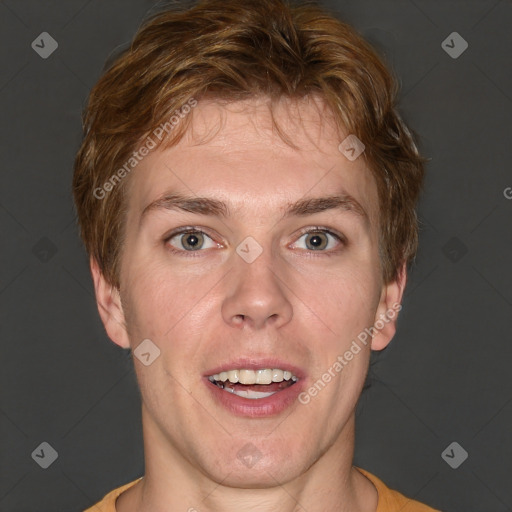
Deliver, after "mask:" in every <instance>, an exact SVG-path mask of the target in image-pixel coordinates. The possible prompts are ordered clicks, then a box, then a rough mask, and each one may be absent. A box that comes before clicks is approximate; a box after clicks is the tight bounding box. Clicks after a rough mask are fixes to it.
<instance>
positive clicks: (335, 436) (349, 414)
mask: <svg viewBox="0 0 512 512" xmlns="http://www.w3.org/2000/svg"><path fill="white" fill-rule="evenodd" d="M189 115H193V123H192V126H191V128H190V129H189V130H188V131H187V133H186V135H185V137H184V138H183V139H182V140H181V141H180V143H179V144H178V145H175V146H173V147H171V148H168V149H166V150H163V151H162V150H155V151H153V152H151V153H150V154H149V155H148V156H147V157H145V158H144V160H143V161H142V162H141V163H140V164H139V166H138V167H137V169H136V171H134V172H133V173H132V175H130V176H129V180H130V182H129V194H128V197H129V202H128V213H127V224H126V239H125V244H124V247H123V253H122V259H121V273H120V282H121V286H120V290H117V289H115V288H113V287H112V286H111V285H110V284H109V283H108V282H106V281H105V279H104V278H103V276H102V274H101V273H100V271H99V270H98V266H97V265H96V263H95V262H94V260H93V261H91V269H92V274H93V278H94V284H95V289H96V296H97V301H98V309H99V312H100V315H101V317H102V320H103V323H104V325H105V328H106V330H107V333H108V335H109V337H110V338H111V339H112V340H113V341H114V342H115V343H117V344H118V345H120V346H121V347H124V348H129V347H131V348H132V349H133V350H134V349H135V348H136V347H137V346H138V345H139V343H140V342H141V341H142V340H144V339H147V338H149V339H151V340H152V341H153V342H154V343H155V344H156V345H157V346H158V347H159V349H160V351H161V354H160V357H158V358H157V359H156V360H155V361H154V362H153V363H152V364H151V365H149V366H144V365H143V364H141V363H140V361H138V360H137V359H135V360H134V364H135V370H136V373H137V378H138V382H139V386H140V389H141V394H142V399H143V405H142V418H143V430H144V450H145V458H146V459H145V460H146V473H145V477H144V479H143V480H141V482H140V483H138V484H137V485H135V486H134V487H132V488H131V489H130V490H129V491H127V492H125V493H123V494H122V495H121V496H120V498H119V499H118V500H117V504H116V507H117V510H118V511H119V512H129V511H135V510H137V511H139V512H142V511H144V512H145V511H152V512H160V511H162V512H163V511H164V510H165V511H169V510H183V511H186V510H189V512H192V511H193V510H197V511H200V512H204V511H211V512H217V511H223V512H234V511H236V512H242V511H249V510H258V511H269V512H270V511H275V510H279V511H282V512H292V511H295V510H303V509H305V510H307V511H308V512H320V511H325V510H339V511H348V510H350V511H352V512H354V511H361V512H362V511H365V512H368V511H374V510H375V509H376V506H377V493H376V490H375V488H374V487H373V484H371V482H370V481H369V480H367V479H366V478H365V477H364V476H362V475H361V474H360V473H359V472H358V471H357V470H355V469H354V468H353V467H352V460H353V449H354V417H355V406H356V404H357V400H358V398H359V395H360V393H361V390H362V387H363V385H364V380H365V376H366V373H367V369H368V363H369V356H370V343H368V345H367V346H366V347H365V346H363V345H361V346H362V350H361V351H360V352H359V353H358V354H357V355H355V356H354V358H353V359H352V360H351V361H350V363H349V364H348V365H347V366H346V367H345V368H344V369H343V370H342V371H341V372H340V373H338V374H336V377H334V378H332V380H331V382H329V383H328V384H327V385H326V386H325V388H324V389H322V390H321V391H320V392H319V393H318V394H317V396H315V397H313V398H311V401H310V402H309V403H308V404H307V405H303V404H301V403H299V402H298V401H296V402H294V403H293V404H292V405H291V406H290V407H288V408H287V409H286V410H285V411H283V412H282V413H279V414H277V415H273V416H269V417H265V418H248V417H242V416H237V415H234V414H232V413H230V412H228V411H227V410H226V409H225V408H223V407H221V406H220V405H218V403H217V402H216V401H215V400H214V399H213V398H212V396H211V394H210V393H209V392H208V389H207V388H206V386H207V385H209V384H206V383H205V381H204V375H206V373H207V371H208V370H211V369H212V368H215V367H216V366H219V365H221V364H222V363H224V362H226V361H230V360H232V359H234V358H236V357H250V358H259V357H260V358H261V357H277V358H279V359H281V360H283V361H287V362H289V363H291V364H294V365H296V366H298V367H299V368H301V369H302V370H303V371H304V372H305V379H304V381H305V382H303V384H305V386H304V388H305V389H308V388H309V387H310V386H311V385H312V384H313V383H314V382H315V381H317V380H318V379H319V378H320V377H321V375H322V374H323V373H324V372H325V371H327V370H328V368H330V367H332V365H333V363H334V362H335V361H336V360H337V357H338V355H340V354H344V353H345V351H346V350H348V349H349V348H350V346H351V343H352V341H353V340H354V339H356V337H357V335H358V334H359V333H361V332H362V331H363V330H364V328H367V327H370V326H372V325H374V323H375V322H376V320H378V319H379V315H383V314H385V313H386V311H388V310H389V309H390V308H392V306H393V304H396V303H400V301H401V298H402V292H403V287H404V285H405V268H402V270H401V274H400V276H401V277H400V279H399V282H392V283H388V284H385V283H383V281H382V277H381V266H380V261H379V252H378V217H377V215H378V198H377V189H376V186H375V183H374V180H373V177H372V176H371V173H370V171H369V170H368V169H367V168H366V164H365V160H364V156H361V157H359V158H357V159H356V160H355V161H353V162H352V161H349V160H348V159H347V158H346V157H345V156H344V155H343V154H342V153H341V152H340V151H339V150H338V145H339V143H340V142H341V141H342V140H343V139H344V138H345V137H346V136H347V135H348V133H344V134H343V133H342V134H340V133H338V132H337V130H336V128H335V126H334V124H333V122H332V121H330V117H329V113H328V112H326V111H325V108H324V106H323V104H322V102H321V100H319V99H314V98H312V97H310V98H308V99H307V100H303V101H301V102H290V101H284V100H283V101H282V102H281V103H280V104H279V105H278V106H277V108H276V109H275V111H274V116H275V118H276V119H277V120H278V122H279V125H280V126H281V127H282V128H283V130H284V132H285V133H286V134H287V135H288V136H289V137H290V138H291V140H292V141H293V142H294V143H295V144H296V146H297V147H298V149H294V148H292V147H290V146H288V145H287V144H285V143H284V142H283V141H282V140H281V138H280V137H279V135H278V134H277V133H276V132H275V130H272V125H271V117H270V113H269V110H268V107H267V105H266V100H265V99H264V98H259V99H252V100H244V101H241V102H237V103H233V104H231V105H228V106H226V105H221V104H219V103H216V102H214V101H212V100H208V101H202V102H199V104H198V106H197V107H196V108H195V109H194V110H193V111H192V113H191V114H189ZM171 192H172V193H182V194H186V195H190V196H194V197H195V196H202V197H209V198H216V199H219V200H221V201H224V202H226V203H227V205H228V206H229V209H230V210H231V216H229V217H226V218H222V217H215V216H209V215H204V214H196V213H190V212H183V211H177V210H171V209H163V208H161V209H150V211H149V212H147V213H146V214H145V215H144V218H143V220H142V221H141V213H142V211H143V210H144V208H145V207H146V206H147V205H149V204H150V203H151V202H153V201H155V200H157V199H159V198H161V197H162V196H164V195H165V194H168V193H171ZM340 192H343V193H345V194H350V195H351V196H352V197H354V198H355V199H356V200H357V201H358V202H359V203H360V204H361V206H362V207H363V208H364V210H365V211H366V214H367V217H364V216H361V215H358V214H357V213H355V212H354V211H347V210H341V209H330V210H326V211H322V212H319V213H315V214H313V215H307V216H292V217H290V218H284V219H283V218H282V215H283V211H284V208H286V206H287V205H288V204H289V203H293V202H294V201H297V200H299V199H303V198H305V197H323V196H330V195H333V194H335V193H340ZM183 226H185V227H188V226H192V227H195V228H197V229H201V230H203V231H204V232H205V233H206V234H207V235H208V236H209V237H210V238H208V236H205V237H204V245H203V247H204V248H201V249H199V250H197V249H196V250H195V251H186V250H185V248H184V247H186V245H185V246H184V245H182V243H181V242H183V243H185V244H186V241H187V240H186V237H187V236H189V235H182V236H179V235H177V236H175V237H174V238H172V240H170V241H166V238H167V237H168V236H169V235H170V234H171V232H172V231H173V230H175V229H177V228H180V227H183ZM315 226H319V227H322V228H326V229H329V230H332V231H334V232H339V233H341V234H343V236H344V237H345V239H346V242H339V241H337V240H336V238H334V237H333V236H332V235H326V234H319V233H318V230H316V228H315ZM304 228H309V229H311V230H312V231H314V234H317V235H318V236H320V238H321V241H322V242H323V244H322V245H323V246H325V248H323V249H314V248H313V249H312V248H311V244H309V245H307V241H308V240H311V237H313V236H314V234H313V235H304V234H302V233H301V230H302V229H304ZM196 236H197V234H196ZM248 236H250V237H252V238H254V239H255V240H256V241H257V242H258V244H259V245H260V246H261V248H262V253H261V255H260V256H259V257H258V258H256V260H255V261H253V262H252V263H247V262H246V261H244V259H242V258H241V257H240V256H239V254H238V253H237V252H236V248H237V246H238V245H239V244H240V243H241V242H242V241H243V240H244V239H245V238H246V237H248ZM308 237H309V238H308ZM326 244H328V245H326ZM171 249H175V250H176V251H180V249H181V252H177V253H173V252H171ZM328 254H330V256H329V255H328ZM242 315H243V316H242ZM381 318H382V317H381ZM395 322H396V316H395V318H394V319H393V320H390V321H388V322H386V323H385V325H384V327H383V328H382V329H381V330H380V331H379V332H378V334H377V335H376V336H375V337H374V338H373V339H372V340H371V349H373V350H381V349H383V348H384V347H385V346H386V345H387V344H388V343H389V341H390V340H391V338H392V337H393V335H394V333H395ZM248 443H251V446H254V447H255V448H256V449H257V450H258V451H259V453H260V458H259V460H258V461H257V463H256V464H254V466H252V467H247V466H246V465H245V464H243V462H242V461H241V460H240V458H239V457H237V454H238V452H239V450H241V449H242V448H243V447H244V446H245V445H247V444H248ZM301 507H303V509H302V508H301Z"/></svg>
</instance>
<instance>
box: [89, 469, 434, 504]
mask: <svg viewBox="0 0 512 512" xmlns="http://www.w3.org/2000/svg"><path fill="white" fill-rule="evenodd" d="M356 469H358V470H359V471H360V472H361V473H362V474H363V475H364V476H366V478H368V480H370V481H371V482H372V483H373V485H374V486H375V488H376V489H377V493H378V494H379V501H378V503H377V510H376V511H375V512H440V511H439V510H436V509H433V508H431V507H428V506H427V505H423V504H422V503H420V502H419V501H414V500H411V499H409V498H406V497H405V496H404V495H403V494H400V493H399V492H398V491H393V490H392V489H390V488H389V487H387V486H386V484H385V483H384V482H383V481H382V480H380V479H379V478H377V477H376V476H375V475H372V474H371V473H369V472H368V471H365V470H364V469H361V468H356ZM141 478H142V477H141ZM139 480H140V478H138V479H137V480H134V481H133V482H130V483H128V484H125V485H122V486H121V487H118V488H117V489H114V490H113V491H110V492H109V493H108V494H107V495H106V496H105V497H104V498H103V499H102V500H101V501H100V502H99V503H97V504H96V505H94V506H93V507H91V508H88V509H87V510H86V511H85V512H116V505H115V503H116V499H117V497H118V496H119V495H120V494H121V493H122V492H123V491H125V490H126V489H128V488H129V487H131V486H132V485H135V484H136V483H137V482H138V481H139Z"/></svg>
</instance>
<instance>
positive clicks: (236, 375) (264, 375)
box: [208, 368, 298, 384]
mask: <svg viewBox="0 0 512 512" xmlns="http://www.w3.org/2000/svg"><path fill="white" fill-rule="evenodd" d="M208 378H209V380H210V381H212V382H215V381H221V382H226V381H227V380H229V382H231V383H232V384H236V383H237V382H239V383H240V384H270V383H271V382H282V381H283V380H290V379H292V380H293V381H294V382H295V381H296V380H298V379H297V377H296V376H295V375H293V374H292V372H289V371H287V370H280V369H279V368H274V369H265V370H246V369H242V370H229V371H227V372H220V373H216V374H215V375H211V376H210V377H208Z"/></svg>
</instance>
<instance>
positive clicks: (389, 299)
mask: <svg viewBox="0 0 512 512" xmlns="http://www.w3.org/2000/svg"><path fill="white" fill-rule="evenodd" d="M406 281H407V263H404V264H403V265H402V267H401V269H400V271H399V272H398V275H397V278H396V280H395V281H392V282H390V283H388V284H385V285H384V286H383V287H382V293H381V297H380V302H379V305H378V307H377V312H376V313H375V320H374V322H373V329H374V331H373V332H374V336H373V339H372V350H382V349H384V348H386V347H387V346H388V344H389V342H390V341H391V340H392V339H393V336H394V335H395V333H396V321H397V318H398V312H399V311H400V310H401V309H402V305H401V302H402V296H403V292H404V288H405V283H406Z"/></svg>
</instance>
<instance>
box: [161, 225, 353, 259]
mask: <svg viewBox="0 0 512 512" xmlns="http://www.w3.org/2000/svg"><path fill="white" fill-rule="evenodd" d="M188 233H201V234H203V235H206V236H207V237H209V238H210V239H211V240H212V241H214V240H213V237H211V236H210V235H209V234H208V233H206V232H205V231H204V230H202V229H200V228H199V227H196V226H187V227H184V228H180V229H178V230H176V231H173V232H172V233H170V234H169V235H167V236H166V237H165V238H164V244H165V245H166V247H167V249H168V250H169V251H170V252H172V253H174V254H179V255H180V256H185V257H186V258H196V257H198V256H200V253H201V252H204V250H201V249H199V250H197V251H186V250H184V249H183V250H180V249H176V248H174V247H172V246H171V245H170V244H169V243H168V242H169V241H170V240H171V239H172V238H174V237H176V236H179V235H185V234H188ZM308 233H326V234H328V235H331V236H333V237H334V238H335V239H336V240H337V241H338V242H339V243H341V244H342V245H347V240H346V238H345V237H344V236H343V235H342V234H341V233H337V232H335V231H332V230H331V229H327V228H325V227H322V226H313V227H310V228H304V229H303V230H301V232H300V234H299V237H298V239H300V238H302V237H303V236H304V235H306V234H308ZM214 242H215V241H214ZM215 243H217V242H215ZM301 250H302V251H306V252H308V253H310V254H311V256H313V253H316V252H318V253H320V254H319V255H322V256H334V255H336V254H337V253H338V252H339V251H340V249H339V248H338V249H334V250H333V249H331V250H329V251H325V250H319V251H314V250H311V249H301ZM184 253H185V254H184ZM315 256H316V255H315ZM313 257H314V256H313Z"/></svg>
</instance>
